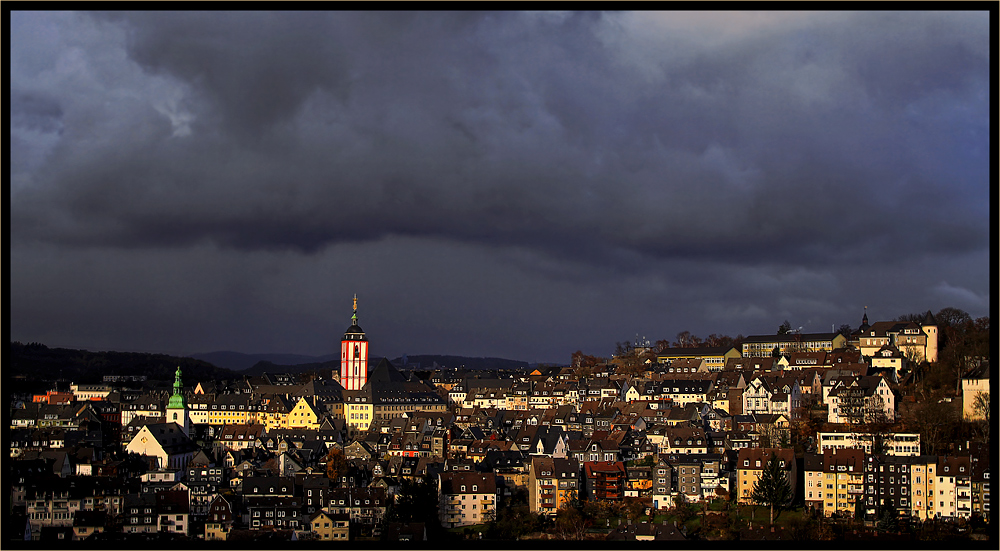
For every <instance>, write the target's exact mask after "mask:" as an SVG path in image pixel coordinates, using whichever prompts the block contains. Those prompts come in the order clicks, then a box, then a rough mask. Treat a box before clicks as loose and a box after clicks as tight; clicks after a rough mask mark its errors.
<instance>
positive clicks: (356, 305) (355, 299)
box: [354, 293, 358, 312]
mask: <svg viewBox="0 0 1000 551" xmlns="http://www.w3.org/2000/svg"><path fill="white" fill-rule="evenodd" d="M354 311H355V312H357V311H358V294H357V293H354Z"/></svg>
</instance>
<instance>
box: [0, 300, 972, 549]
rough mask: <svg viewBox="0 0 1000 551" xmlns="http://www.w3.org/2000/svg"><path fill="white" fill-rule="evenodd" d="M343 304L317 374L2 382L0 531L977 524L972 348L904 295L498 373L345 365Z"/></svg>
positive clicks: (886, 531) (758, 530)
mask: <svg viewBox="0 0 1000 551" xmlns="http://www.w3.org/2000/svg"><path fill="white" fill-rule="evenodd" d="M359 323H360V322H359V319H358V310H357V300H356V299H355V303H354V315H353V317H352V318H351V320H350V326H349V327H348V328H347V330H346V331H345V333H344V335H343V338H342V340H341V360H340V368H339V369H332V370H330V371H329V372H322V373H315V372H314V373H309V374H292V373H266V374H264V375H261V376H245V377H243V378H242V379H235V380H228V381H210V382H209V381H201V382H198V383H197V384H186V383H185V373H184V372H183V371H182V370H181V369H180V368H178V369H177V370H176V372H175V374H174V380H173V382H172V384H170V385H169V386H166V385H156V384H152V382H151V381H147V380H143V379H144V378H143V377H141V376H134V377H129V376H107V377H105V380H104V381H103V382H102V383H100V384H76V383H74V384H71V385H69V388H68V389H59V388H53V389H52V390H49V391H47V392H46V393H44V394H36V395H32V396H10V400H11V406H10V409H9V414H10V415H9V429H10V432H9V434H10V454H9V459H8V460H7V461H6V462H7V465H8V466H7V468H6V472H5V478H6V479H7V480H9V481H10V492H11V495H10V499H9V503H10V506H9V510H8V513H7V514H6V515H5V522H6V526H5V532H6V534H5V537H4V540H5V541H6V542H11V541H29V540H30V541H42V542H47V543H49V544H52V543H53V542H58V540H64V541H78V540H88V541H97V542H114V541H133V540H135V541H175V540H186V539H188V540H200V541H227V542H237V543H243V542H261V541H262V542H274V541H316V540H319V541H335V542H364V541H376V542H377V541H414V542H419V541H430V542H445V543H446V542H449V541H458V542H461V541H462V540H467V539H477V540H478V539H483V540H491V539H492V540H499V539H570V540H613V541H619V542H620V541H641V540H674V541H688V542H694V541H697V540H750V539H755V540H759V539H768V540H784V539H788V540H795V539H834V538H837V539H857V540H865V539H869V540H881V539H889V540H893V539H895V540H911V539H912V540H916V539H938V538H939V539H945V538H955V537H959V538H963V537H964V538H972V539H976V538H975V536H977V535H978V534H981V533H989V532H988V527H989V523H990V522H991V511H990V461H991V457H990V446H989V444H988V442H989V430H990V429H989V427H990V419H989V415H990V410H991V407H990V401H989V396H990V366H989V356H988V350H987V354H985V355H984V354H981V353H975V354H970V353H963V354H962V355H960V360H961V365H960V367H961V371H960V372H954V373H952V372H946V370H945V368H944V367H943V366H944V365H945V364H946V363H947V364H948V365H954V364H955V362H954V361H953V359H949V360H948V361H947V362H946V361H945V360H944V358H943V355H944V354H945V353H946V352H948V353H950V354H951V356H952V357H955V350H956V349H957V347H958V344H956V341H955V339H952V340H951V341H947V339H946V338H945V336H944V334H943V327H942V325H943V324H942V322H939V320H938V319H936V316H935V315H934V314H932V313H931V312H929V311H928V312H926V313H925V314H922V315H919V316H910V319H908V320H895V321H875V322H873V323H869V320H868V316H867V312H864V315H863V317H862V319H861V323H860V324H859V325H858V326H857V327H851V328H849V329H850V330H845V331H841V332H831V333H801V332H799V331H793V330H791V328H790V327H788V326H785V325H783V326H782V327H781V328H779V331H778V333H776V334H770V335H751V336H747V337H740V338H739V339H735V340H734V339H724V341H725V342H723V343H721V345H719V344H720V343H718V342H712V343H710V344H711V346H708V345H705V343H704V342H698V340H695V341H694V342H692V341H690V340H688V339H678V341H679V342H676V343H667V342H665V341H664V342H661V343H660V344H659V345H651V344H649V343H648V342H645V341H642V340H636V342H631V343H624V344H625V345H624V346H622V345H621V343H620V344H619V348H618V350H617V351H616V352H617V353H616V354H615V355H614V356H613V357H610V358H598V357H594V356H588V355H586V354H583V353H582V352H577V353H574V354H573V355H572V357H571V362H570V363H569V364H567V365H563V366H545V365H542V366H532V367H529V368H527V369H521V370H518V369H496V370H468V369H463V368H461V367H460V366H444V367H440V366H439V368H437V369H427V367H426V366H418V367H422V368H418V369H413V366H407V365H394V364H393V363H392V362H390V361H389V360H386V359H381V360H380V361H378V362H377V363H375V365H369V354H368V345H369V336H368V335H367V334H366V333H365V332H364V330H363V329H362V328H361V327H360V325H359ZM987 323H988V320H987ZM951 325H954V324H950V325H949V327H950V326H951ZM987 332H988V327H987ZM372 337H373V338H374V336H372ZM949 347H951V348H950V349H949ZM949 350H950V352H949ZM373 363H374V362H373ZM949 373H950V375H949ZM770 485H774V486H775V487H776V488H777V489H778V490H779V491H778V492H777V493H773V492H772V493H770V494H769V493H768V492H767V491H765V490H766V488H765V486H770ZM775 496H777V497H775Z"/></svg>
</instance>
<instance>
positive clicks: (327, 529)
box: [309, 511, 350, 541]
mask: <svg viewBox="0 0 1000 551" xmlns="http://www.w3.org/2000/svg"><path fill="white" fill-rule="evenodd" d="M309 528H310V530H312V532H313V533H314V534H316V539H318V540H320V541H347V539H348V534H349V532H350V517H349V516H348V515H332V514H329V513H326V512H324V511H316V513H315V514H314V515H313V516H312V517H310V518H309Z"/></svg>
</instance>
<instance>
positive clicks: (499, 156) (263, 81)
mask: <svg viewBox="0 0 1000 551" xmlns="http://www.w3.org/2000/svg"><path fill="white" fill-rule="evenodd" d="M10 22H11V29H10V34H9V40H10V50H9V52H10V79H9V83H10V84H9V86H10V90H9V92H10V119H9V121H10V123H9V124H10V141H9V144H10V145H9V148H10V149H9V151H10V165H9V170H10V174H9V176H10V180H9V181H10V192H9V193H10V196H9V201H10V202H9V212H10V216H9V221H8V224H9V226H8V231H9V233H8V235H9V240H10V262H9V275H10V278H9V279H8V281H9V282H10V283H9V284H10V291H11V294H10V297H11V300H10V303H9V306H8V308H9V309H10V310H9V311H10V327H9V331H10V338H11V339H14V340H20V341H22V342H30V341H37V342H42V343H44V344H46V345H49V346H61V347H72V348H85V349H89V350H109V349H110V350H130V351H147V352H167V353H181V354H183V353H197V352H209V351H216V350H234V351H239V352H246V353H260V352H285V353H298V354H308V355H319V354H326V353H331V352H334V351H335V350H338V349H339V341H340V338H341V336H342V335H343V332H344V329H346V327H347V326H348V325H349V324H350V316H351V299H352V297H353V296H354V294H355V293H357V295H358V303H359V319H360V325H361V326H362V327H363V328H364V329H365V331H366V332H367V333H368V335H369V338H370V339H371V341H372V353H373V354H377V355H388V356H390V357H394V356H397V355H400V354H403V353H408V354H458V355H467V356H499V357H505V358H512V359H520V360H527V361H551V362H562V363H567V362H568V361H569V358H570V354H571V353H572V352H573V351H575V350H577V349H582V350H583V351H584V352H587V353H590V354H597V355H610V354H611V352H612V351H613V349H614V343H615V342H616V341H621V340H626V339H634V338H635V336H636V334H638V335H639V336H645V337H647V338H648V339H649V340H651V341H653V340H656V339H661V338H668V339H673V338H674V337H675V336H676V334H677V333H678V332H680V331H684V330H688V331H691V332H692V333H694V334H696V335H701V336H705V335H707V334H709V333H719V334H729V335H732V336H735V335H737V334H744V335H752V334H768V333H773V332H775V331H776V329H777V327H778V325H780V324H781V323H782V322H783V321H784V320H788V321H789V322H790V323H791V324H792V326H793V327H799V326H801V327H803V331H805V332H823V331H830V329H831V327H832V326H840V325H841V324H844V323H849V324H852V325H855V326H856V325H857V324H858V323H860V318H861V313H862V309H863V308H864V307H865V306H868V312H869V315H870V317H871V318H872V320H873V321H874V320H878V319H892V318H895V317H896V316H899V315H901V314H907V313H912V312H924V311H927V310H933V311H935V312H936V311H938V310H939V309H940V308H943V307H946V306H953V307H957V308H961V309H963V310H966V311H968V312H969V313H970V314H971V315H972V316H973V317H977V316H983V315H989V313H990V312H989V304H990V289H991V287H992V285H991V284H990V277H989V276H990V270H989V265H990V250H991V247H990V233H991V231H990V225H989V218H990V206H991V198H990V192H989V189H990V186H989V176H990V172H989V168H990V167H989V159H990V153H991V147H990V135H991V134H990V124H989V122H990V97H991V90H990V81H991V79H990V67H991V60H990V40H989V38H990V36H989V35H990V26H989V15H988V13H986V12H982V13H951V12H935V13H917V12H909V13H874V12H865V13H849V12H837V13H817V12H810V13H777V12H767V13H705V14H703V13H693V12H685V13H611V14H591V13H460V14H448V13H416V14H409V13H389V14H386V13H302V12H296V13H203V12H199V13H148V12H145V13H134V14H133V13H101V14H97V13H26V12H20V13H13V14H12V15H11V19H10Z"/></svg>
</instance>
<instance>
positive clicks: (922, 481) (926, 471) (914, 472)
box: [910, 455, 937, 520]
mask: <svg viewBox="0 0 1000 551" xmlns="http://www.w3.org/2000/svg"><path fill="white" fill-rule="evenodd" d="M936 470H937V456H936V455H930V456H928V455H921V456H919V457H915V458H914V462H913V463H912V465H911V466H910V515H911V516H912V517H913V518H917V519H920V520H927V519H929V518H932V517H934V478H935V471H936Z"/></svg>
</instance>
